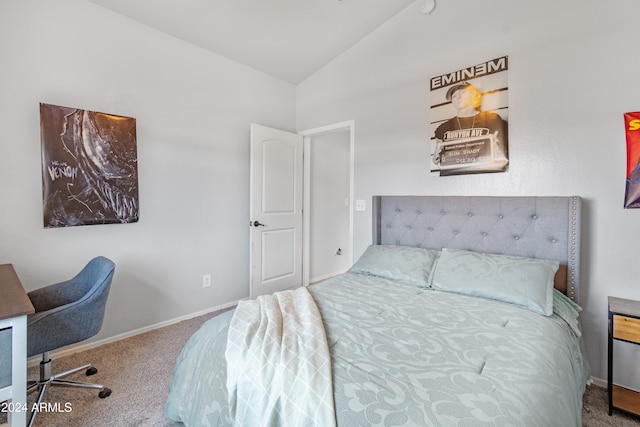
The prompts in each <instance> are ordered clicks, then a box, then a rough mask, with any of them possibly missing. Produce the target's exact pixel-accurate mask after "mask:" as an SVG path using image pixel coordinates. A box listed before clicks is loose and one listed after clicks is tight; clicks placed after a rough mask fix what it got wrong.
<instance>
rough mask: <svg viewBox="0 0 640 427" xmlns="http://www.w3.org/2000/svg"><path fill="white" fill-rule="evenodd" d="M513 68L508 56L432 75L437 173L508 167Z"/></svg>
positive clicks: (433, 157) (434, 169) (433, 147)
mask: <svg viewBox="0 0 640 427" xmlns="http://www.w3.org/2000/svg"><path fill="white" fill-rule="evenodd" d="M508 70H509V62H508V57H507V56H503V57H501V58H496V59H492V60H490V61H487V62H483V63H481V64H477V65H474V66H472V67H467V68H463V69H461V70H456V71H453V72H450V73H447V74H443V75H440V76H437V77H433V78H432V79H431V81H430V86H431V100H432V104H431V120H432V121H431V152H430V155H431V160H430V166H431V172H432V174H433V175H439V176H447V175H463V174H474V173H490V172H505V171H506V170H507V167H508V165H509V132H508V120H509V106H508V85H507V73H508Z"/></svg>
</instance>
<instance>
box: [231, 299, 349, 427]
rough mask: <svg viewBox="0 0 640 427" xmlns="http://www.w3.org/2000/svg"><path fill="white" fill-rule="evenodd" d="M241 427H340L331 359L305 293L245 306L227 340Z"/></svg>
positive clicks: (313, 306) (233, 397) (318, 319)
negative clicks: (336, 412) (337, 419)
mask: <svg viewBox="0 0 640 427" xmlns="http://www.w3.org/2000/svg"><path fill="white" fill-rule="evenodd" d="M225 358H226V361H227V389H228V392H229V407H230V413H231V416H232V418H233V419H234V422H235V425H236V426H295V427H299V426H300V427H302V426H321V427H326V426H335V425H336V420H335V411H334V403H333V386H332V381H331V356H330V355H329V348H328V345H327V338H326V335H325V331H324V327H323V326H322V318H321V317H320V313H319V311H318V308H317V307H316V304H315V302H314V300H313V298H312V297H311V295H310V294H309V291H307V289H306V288H298V289H296V290H293V291H282V292H277V293H275V294H273V295H263V296H260V297H258V298H257V299H256V300H250V301H240V302H239V303H238V307H237V308H236V312H235V314H234V316H233V319H232V321H231V324H230V326H229V335H228V338H227V350H226V354H225Z"/></svg>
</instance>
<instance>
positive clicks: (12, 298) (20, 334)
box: [0, 264, 35, 426]
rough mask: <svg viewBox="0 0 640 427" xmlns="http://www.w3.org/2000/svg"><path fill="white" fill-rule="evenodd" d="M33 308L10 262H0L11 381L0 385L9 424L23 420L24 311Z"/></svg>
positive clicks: (0, 308) (0, 321)
mask: <svg viewBox="0 0 640 427" xmlns="http://www.w3.org/2000/svg"><path fill="white" fill-rule="evenodd" d="M34 311H35V310H34V308H33V305H32V304H31V301H30V300H29V297H28V296H27V293H26V292H25V290H24V288H23V287H22V283H20V279H18V275H17V274H16V272H15V270H14V269H13V266H12V265H11V264H2V265H0V329H5V328H11V385H9V386H7V387H4V388H0V402H4V401H5V400H9V399H10V400H11V402H10V404H5V405H7V408H9V409H14V408H15V409H16V410H15V411H9V412H8V419H9V425H16V426H24V425H26V423H27V412H28V411H26V409H27V408H26V405H27V315H28V314H31V313H33V312H34Z"/></svg>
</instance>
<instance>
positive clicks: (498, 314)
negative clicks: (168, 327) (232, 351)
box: [165, 273, 588, 427]
mask: <svg viewBox="0 0 640 427" xmlns="http://www.w3.org/2000/svg"><path fill="white" fill-rule="evenodd" d="M309 291H310V292H311V294H312V296H313V298H314V300H315V302H316V304H317V306H318V308H319V311H320V313H321V315H322V318H323V323H324V327H325V332H326V335H327V341H328V344H329V350H330V353H331V363H332V368H333V387H334V403H335V409H336V419H337V423H338V425H339V426H370V425H371V426H545V427H546V426H563V427H564V426H581V425H582V424H581V413H582V411H581V409H582V394H583V392H584V388H585V384H586V382H587V379H588V366H587V363H586V361H585V359H584V358H583V356H582V352H581V342H580V339H579V338H578V337H577V336H576V334H575V333H574V332H573V331H572V329H571V328H570V327H569V326H568V324H567V323H566V322H565V321H564V320H563V319H562V318H561V317H559V316H558V315H556V314H554V315H552V316H550V317H546V316H542V315H540V314H537V313H534V312H531V311H527V310H525V309H522V308H519V307H517V306H514V305H510V304H507V303H503V302H499V301H493V300H488V299H480V298H476V297H469V296H464V295H458V294H453V293H446V292H440V291H435V290H430V289H422V288H418V287H415V286H410V285H404V284H399V283H397V282H393V281H390V280H387V279H382V278H376V277H370V276H364V275H359V274H351V273H347V274H344V275H342V276H339V277H336V278H334V279H331V280H328V281H326V282H323V283H321V284H319V285H315V286H312V287H310V288H309ZM232 315H233V311H230V312H226V313H224V314H222V315H220V316H218V317H216V318H214V319H211V320H210V321H208V322H207V323H206V324H205V325H203V326H202V328H201V329H200V330H199V331H198V332H196V333H195V334H194V335H193V336H192V337H191V338H190V340H189V341H188V343H187V344H186V345H185V347H184V349H183V350H182V353H181V354H180V356H179V357H178V360H177V361H176V366H175V370H174V375H173V378H172V381H171V386H170V391H169V397H168V399H167V403H166V407H165V415H166V417H167V418H168V419H169V420H174V421H179V422H183V423H184V424H185V425H187V426H191V427H195V426H218V425H233V424H232V421H231V419H230V417H229V407H228V403H227V391H226V384H225V381H226V363H225V359H224V353H225V346H226V339H227V331H228V326H229V322H230V320H231V317H232ZM273 425H286V424H285V423H283V422H281V421H274V424H273ZM295 427H297V426H295Z"/></svg>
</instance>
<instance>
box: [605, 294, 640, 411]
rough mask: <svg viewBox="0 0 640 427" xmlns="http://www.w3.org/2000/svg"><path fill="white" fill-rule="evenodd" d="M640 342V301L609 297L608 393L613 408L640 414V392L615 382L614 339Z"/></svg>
mask: <svg viewBox="0 0 640 427" xmlns="http://www.w3.org/2000/svg"><path fill="white" fill-rule="evenodd" d="M614 340H620V341H627V342H630V343H633V344H640V301H634V300H628V299H622V298H615V297H609V354H608V359H609V361H608V373H607V374H608V379H607V393H608V394H609V415H611V413H612V412H613V408H617V409H621V410H623V411H626V412H630V413H632V414H636V415H640V393H639V392H637V391H635V390H629V389H628V388H624V387H621V386H618V385H614V384H613V341H614Z"/></svg>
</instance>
